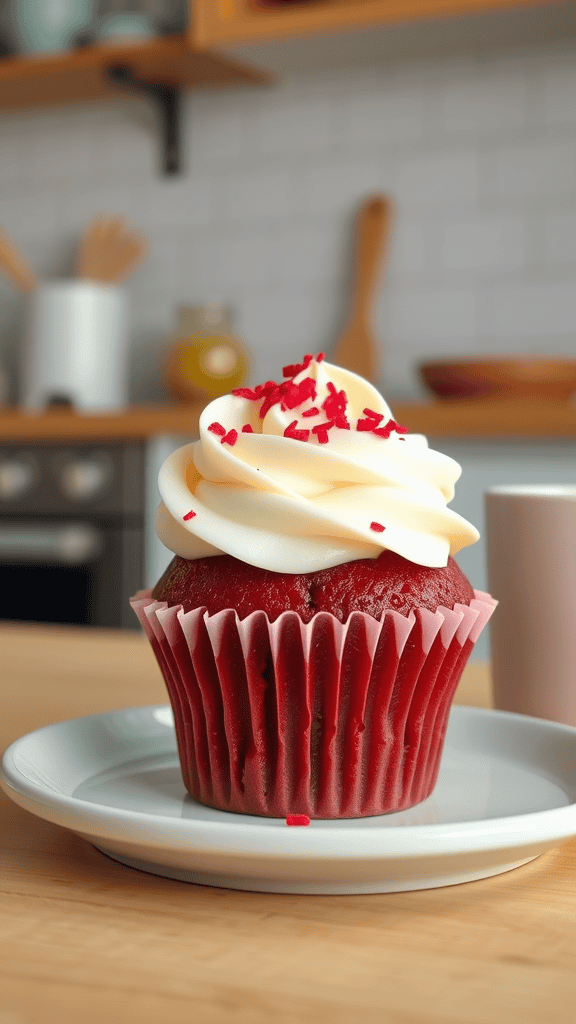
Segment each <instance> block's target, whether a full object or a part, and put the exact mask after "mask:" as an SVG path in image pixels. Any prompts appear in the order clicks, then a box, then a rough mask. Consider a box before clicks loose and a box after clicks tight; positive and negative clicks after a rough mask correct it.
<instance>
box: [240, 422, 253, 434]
mask: <svg viewBox="0 0 576 1024" xmlns="http://www.w3.org/2000/svg"><path fill="white" fill-rule="evenodd" d="M242 433H243V434H253V433H254V431H253V430H252V427H251V426H250V424H249V423H245V424H244V426H243V427H242Z"/></svg>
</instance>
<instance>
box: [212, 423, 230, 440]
mask: <svg viewBox="0 0 576 1024" xmlns="http://www.w3.org/2000/svg"><path fill="white" fill-rule="evenodd" d="M208 430H211V431H212V433H213V434H218V437H224V435H225V433H226V429H225V428H224V427H223V426H222V424H221V423H211V424H210V426H209V427H208Z"/></svg>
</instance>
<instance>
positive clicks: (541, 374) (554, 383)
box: [419, 356, 576, 401]
mask: <svg viewBox="0 0 576 1024" xmlns="http://www.w3.org/2000/svg"><path fill="white" fill-rule="evenodd" d="M419 369H420V373H421V376H422V378H423V380H424V383H425V384H426V385H427V386H428V387H429V388H430V390H431V391H432V392H433V393H434V394H435V395H437V396H438V397H439V398H452V399H463V398H552V399H556V400H561V401H567V400H568V399H569V398H571V397H572V395H573V394H574V393H575V392H576V359H547V358H546V357H545V356H542V357H539V356H531V357H525V356H517V357H514V356H511V357H509V358H504V359H457V360H454V361H450V362H444V361H442V362H433V363H421V364H420V367H419Z"/></svg>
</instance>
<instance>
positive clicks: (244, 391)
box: [232, 388, 258, 402]
mask: <svg viewBox="0 0 576 1024" xmlns="http://www.w3.org/2000/svg"><path fill="white" fill-rule="evenodd" d="M232 394H233V395H236V398H249V399H251V401H253V402H255V401H256V399H257V398H258V395H257V394H256V392H255V391H253V390H252V388H234V390H233V391H232Z"/></svg>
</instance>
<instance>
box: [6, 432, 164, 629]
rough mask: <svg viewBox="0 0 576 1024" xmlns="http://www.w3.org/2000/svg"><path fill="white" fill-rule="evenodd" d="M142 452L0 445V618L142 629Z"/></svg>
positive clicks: (131, 445)
mask: <svg viewBox="0 0 576 1024" xmlns="http://www.w3.org/2000/svg"><path fill="white" fill-rule="evenodd" d="M144 477H145V450H144V444H143V443H139V442H125V443H115V444H108V443H106V444H97V443H91V444H88V443H79V442H78V443H68V444H66V443H61V442H60V443H58V444H34V445H29V444H26V443H22V442H21V443H17V444H16V443H15V444H11V445H8V444H6V443H4V444H3V445H2V446H0V619H15V620H21V621H28V622H54V623H55V622H59V623H75V624H78V625H94V626H103V627H112V628H127V629H136V630H138V629H139V628H140V627H139V624H138V620H137V619H136V616H135V615H134V613H133V611H132V609H131V608H130V605H129V598H130V597H131V595H132V594H134V593H135V592H136V591H137V590H139V589H140V588H141V587H142V586H143V585H144V492H145V485H144Z"/></svg>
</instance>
